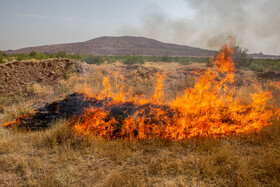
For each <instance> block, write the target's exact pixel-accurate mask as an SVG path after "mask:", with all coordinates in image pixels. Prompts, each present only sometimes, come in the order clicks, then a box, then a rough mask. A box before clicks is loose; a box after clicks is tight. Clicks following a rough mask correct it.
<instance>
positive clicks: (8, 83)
mask: <svg viewBox="0 0 280 187" xmlns="http://www.w3.org/2000/svg"><path fill="white" fill-rule="evenodd" d="M84 71H85V69H84V68H83V63H81V62H79V61H73V60H70V59H49V60H42V61H39V62H32V61H21V62H19V61H17V62H12V63H7V64H2V65H0V72H1V73H0V95H1V96H3V95H13V94H17V93H19V92H20V91H24V90H25V89H26V88H27V87H28V86H29V85H31V84H34V83H39V84H41V85H50V86H54V85H56V84H57V82H58V81H59V80H61V79H67V78H68V77H69V76H70V75H71V74H72V73H75V72H77V73H82V72H84Z"/></svg>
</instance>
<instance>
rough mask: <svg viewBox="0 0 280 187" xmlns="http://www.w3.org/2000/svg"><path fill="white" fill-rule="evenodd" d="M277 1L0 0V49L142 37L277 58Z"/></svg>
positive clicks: (279, 48)
mask: <svg viewBox="0 0 280 187" xmlns="http://www.w3.org/2000/svg"><path fill="white" fill-rule="evenodd" d="M279 10H280V1H279V0H118V1H117V0H48V1H45V0H0V24H1V27H0V28H1V29H0V50H8V49H18V48H22V47H30V46H39V45H49V44H59V43H71V42H81V41H87V40H90V39H93V38H97V37H101V36H125V35H130V36H143V37H148V38H153V39H156V40H160V41H163V42H170V43H176V44H183V45H189V46H193V47H200V48H205V49H213V50H218V49H219V48H220V47H221V46H222V45H223V44H224V43H225V42H226V41H227V39H228V37H229V36H232V37H234V38H235V40H236V44H238V45H240V46H242V47H246V48H248V49H249V52H251V53H255V52H256V53H259V52H263V53H265V54H275V55H280V45H279V41H280V32H279V30H280V14H279Z"/></svg>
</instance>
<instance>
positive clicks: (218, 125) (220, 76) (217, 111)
mask: <svg viewBox="0 0 280 187" xmlns="http://www.w3.org/2000/svg"><path fill="white" fill-rule="evenodd" d="M232 55H233V49H232V46H231V45H225V46H224V47H223V48H222V49H221V51H220V52H219V53H218V54H217V56H216V57H215V58H214V59H213V60H212V65H213V67H212V68H208V69H207V70H206V71H204V72H197V74H198V75H199V76H198V78H197V80H196V83H195V85H194V87H193V88H187V89H186V90H185V91H184V93H183V95H181V96H177V98H176V99H174V100H173V101H171V102H165V100H164V92H163V87H164V84H163V80H164V75H160V74H157V76H158V80H157V83H156V86H155V91H154V94H153V95H152V96H151V97H150V98H147V97H145V96H137V95H134V94H133V92H132V90H131V89H130V90H129V91H125V89H124V86H121V85H118V84H116V88H117V90H118V91H117V92H113V91H112V87H111V84H110V82H109V79H108V78H105V79H104V80H103V86H104V89H103V90H102V91H101V92H100V93H99V94H98V95H91V94H89V93H90V92H89V88H84V89H83V90H82V93H83V94H85V95H86V96H87V98H90V99H91V98H92V99H95V100H100V101H104V102H102V103H103V104H102V106H92V108H90V109H86V110H85V111H84V112H83V114H82V115H79V116H76V117H73V118H72V119H71V122H72V128H73V130H74V132H75V134H76V135H86V136H91V137H97V138H106V139H115V138H124V139H151V138H160V139H169V140H183V139H189V138H193V137H206V136H211V137H221V136H228V135H238V134H247V133H252V132H256V131H259V130H261V129H262V128H263V127H265V126H268V125H270V124H272V119H273V117H274V116H276V113H277V112H276V111H279V109H277V108H273V106H270V105H268V104H267V101H268V100H269V99H271V98H272V94H271V93H270V92H265V91H262V90H259V91H257V92H256V93H254V94H251V96H252V102H251V103H250V104H247V105H245V104H243V103H242V102H241V101H240V98H239V97H238V93H237V91H236V90H235V87H234V84H233V83H234V75H235V71H236V70H235V67H234V63H233V60H232ZM113 75H114V76H115V77H117V76H118V74H117V73H115V74H113ZM114 107H117V108H120V111H121V110H122V109H124V110H123V111H121V113H120V114H119V115H118V114H117V115H111V112H112V110H114ZM129 111H130V112H129ZM28 116H29V115H28ZM277 116H279V115H278V114H277ZM23 118H24V116H22V117H19V118H18V119H17V121H16V122H12V123H6V124H4V126H6V127H9V126H11V125H19V124H20V123H21V120H22V119H23Z"/></svg>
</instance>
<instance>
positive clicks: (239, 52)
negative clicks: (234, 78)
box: [233, 45, 253, 68]
mask: <svg viewBox="0 0 280 187" xmlns="http://www.w3.org/2000/svg"><path fill="white" fill-rule="evenodd" d="M252 60H253V59H252V58H249V57H248V49H246V48H242V47H240V46H238V45H237V46H234V53H233V61H234V64H235V67H237V68H240V67H249V66H250V64H251V62H252Z"/></svg>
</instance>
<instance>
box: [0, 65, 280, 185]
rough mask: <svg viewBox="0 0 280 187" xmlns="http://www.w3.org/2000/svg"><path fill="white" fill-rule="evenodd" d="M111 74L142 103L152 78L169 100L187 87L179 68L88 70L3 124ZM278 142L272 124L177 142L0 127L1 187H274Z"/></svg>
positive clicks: (9, 114) (96, 86) (16, 110)
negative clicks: (161, 80)
mask: <svg viewBox="0 0 280 187" xmlns="http://www.w3.org/2000/svg"><path fill="white" fill-rule="evenodd" d="M200 66H201V65H200ZM189 68H194V67H189ZM112 71H118V72H120V76H119V78H118V80H119V81H120V82H122V78H121V76H123V77H124V78H125V83H126V85H127V86H128V87H132V89H133V90H134V92H135V93H138V94H139V93H147V94H148V95H149V94H151V93H152V92H153V85H154V82H155V80H156V75H155V73H156V72H163V71H165V72H166V80H165V81H166V82H165V83H166V87H165V90H166V91H167V94H166V96H167V97H168V99H172V98H174V97H175V95H176V93H177V92H180V91H182V90H183V89H184V88H185V87H188V86H191V85H192V84H193V77H192V76H190V75H189V74H187V73H186V72H188V71H187V70H186V69H184V67H182V66H181V65H174V64H173V65H168V64H161V65H159V64H151V63H150V64H149V63H147V64H145V65H144V66H142V67H134V68H133V69H129V70H128V69H125V68H123V66H122V65H120V64H119V65H102V66H93V72H92V73H90V74H85V75H83V76H77V75H73V76H72V77H70V78H69V79H68V80H67V81H61V82H60V83H59V85H58V86H57V87H56V88H53V90H52V91H49V90H48V89H44V87H39V86H38V87H37V88H33V90H32V89H31V90H30V93H32V94H30V95H32V97H28V98H25V99H23V100H22V101H21V103H19V104H17V105H11V106H6V107H7V108H5V113H4V114H2V121H1V123H3V122H5V121H7V120H11V119H14V118H15V117H16V116H17V115H20V114H25V113H28V112H29V110H31V109H32V106H31V105H32V104H33V103H38V102H41V101H44V100H45V101H46V100H48V99H49V98H54V96H53V95H55V96H56V97H64V96H65V95H67V94H69V93H71V92H73V91H74V90H80V89H82V88H83V87H84V86H88V87H91V88H92V89H93V92H95V93H98V92H99V91H100V90H101V89H102V80H103V78H104V77H105V76H109V77H110V80H111V81H116V77H115V76H114V75H112V74H110V72H112ZM243 89H244V90H243V93H242V94H243V96H244V98H243V99H244V102H248V99H249V98H248V97H247V95H248V94H246V93H248V92H249V91H251V90H252V89H253V88H251V87H248V86H244V88H243ZM53 92H54V93H53ZM274 94H276V95H277V94H279V93H278V92H276V91H275V93H274ZM243 96H242V97H243ZM278 102H279V100H278ZM279 134H280V124H279V123H278V122H275V123H274V125H272V126H270V127H266V128H264V129H263V130H262V131H260V132H258V133H255V134H250V135H244V136H239V137H224V138H221V139H213V138H197V139H192V140H187V141H180V142H172V141H163V140H156V139H155V140H143V141H130V142H124V141H122V140H114V141H105V140H96V139H87V138H85V137H76V136H74V135H73V134H72V131H71V129H70V128H69V127H68V122H67V121H66V120H62V121H58V122H54V125H53V127H52V128H50V129H48V130H46V131H40V132H31V133H21V132H14V131H10V130H6V129H4V128H2V127H0V186H1V185H2V186H280V136H279Z"/></svg>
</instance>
